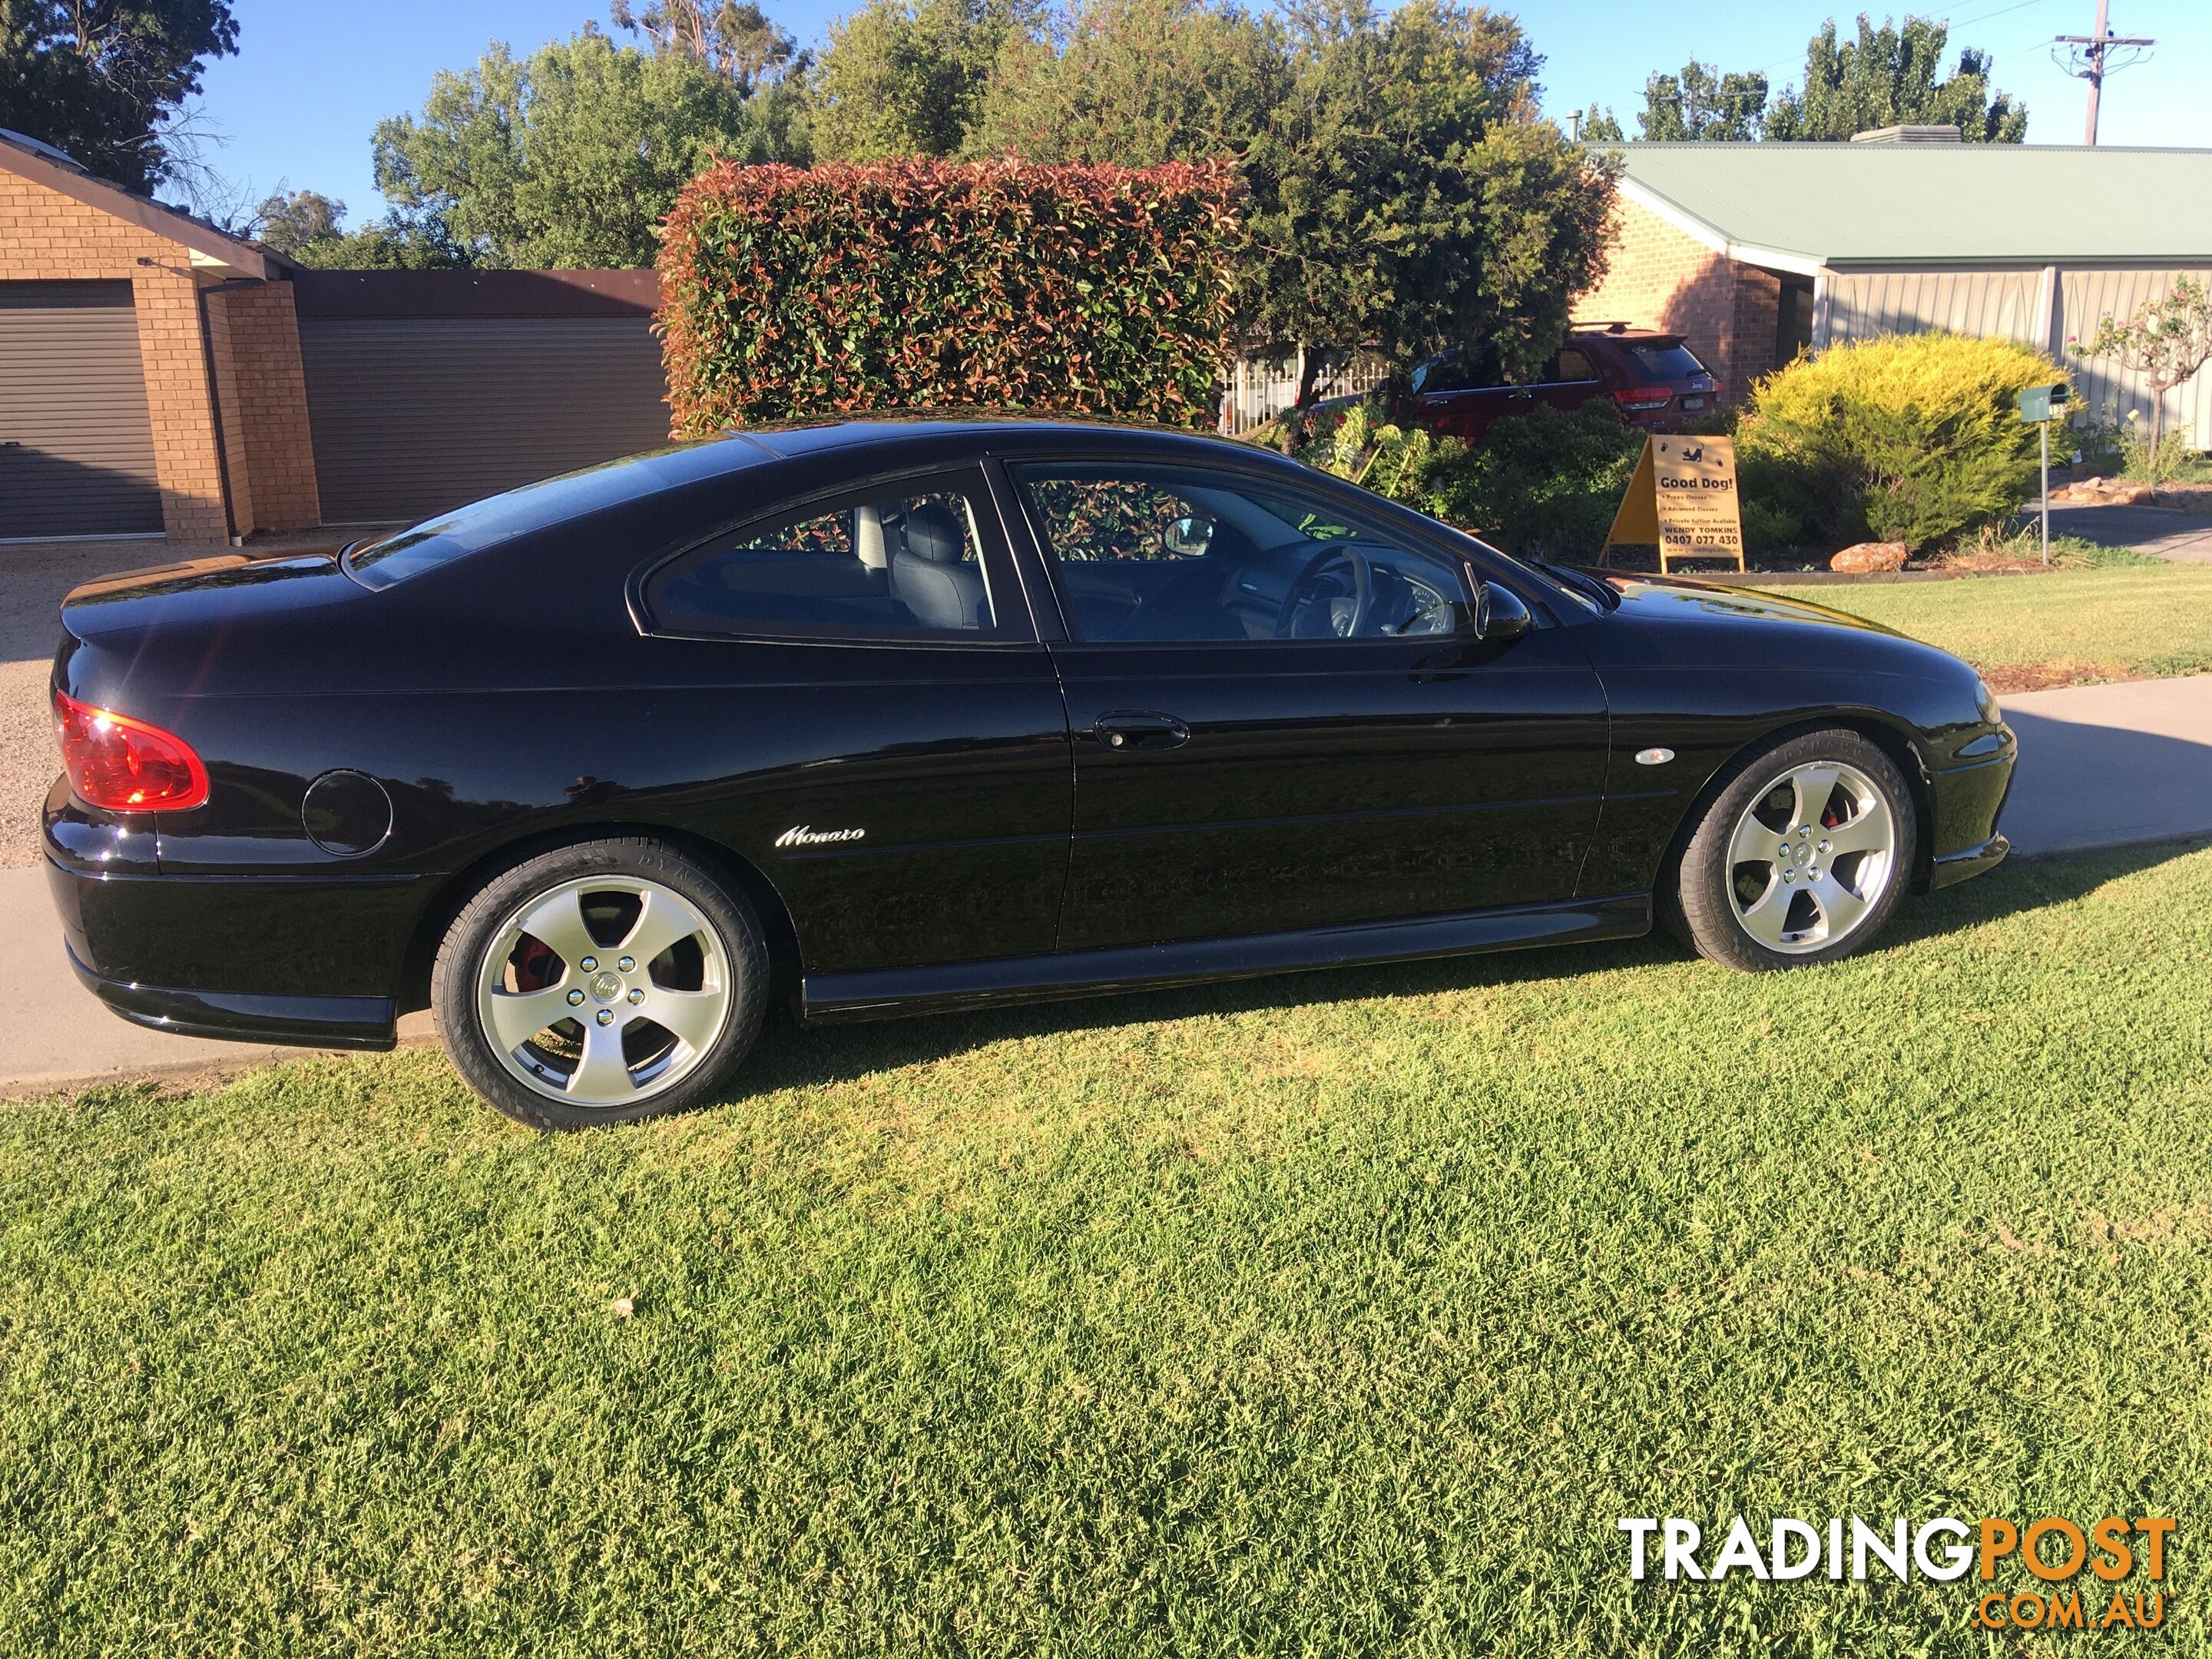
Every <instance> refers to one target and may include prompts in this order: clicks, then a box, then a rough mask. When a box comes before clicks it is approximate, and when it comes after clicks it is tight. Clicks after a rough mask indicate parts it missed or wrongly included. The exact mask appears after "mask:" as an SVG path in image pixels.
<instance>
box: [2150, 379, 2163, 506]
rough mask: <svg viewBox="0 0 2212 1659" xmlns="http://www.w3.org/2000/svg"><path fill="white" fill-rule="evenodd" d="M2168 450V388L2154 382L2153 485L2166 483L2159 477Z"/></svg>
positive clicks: (2152, 399) (2151, 472) (2151, 465)
mask: <svg viewBox="0 0 2212 1659" xmlns="http://www.w3.org/2000/svg"><path fill="white" fill-rule="evenodd" d="M2165 450H2166V388H2165V387H2164V386H2160V384H2159V383H2158V381H2156V380H2153V381H2152V382H2151V383H2150V465H2149V467H2148V471H2149V473H2150V482H2151V483H2152V484H2153V485H2157V484H2160V483H2165V482H2166V481H2165V479H2163V478H2162V477H2160V476H2159V464H2160V462H2161V461H2162V460H2163V459H2165Z"/></svg>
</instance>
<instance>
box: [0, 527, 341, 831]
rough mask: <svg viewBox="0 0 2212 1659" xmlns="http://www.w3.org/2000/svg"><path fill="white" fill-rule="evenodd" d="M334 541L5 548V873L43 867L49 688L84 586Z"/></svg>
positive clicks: (55, 766) (0, 808)
mask: <svg viewBox="0 0 2212 1659" xmlns="http://www.w3.org/2000/svg"><path fill="white" fill-rule="evenodd" d="M336 543H337V538H336V537H334V536H328V535H321V534H316V535H309V536H300V537H293V538H286V539H284V540H282V541H276V542H272V543H268V544H261V543H256V544H252V545H249V546H248V547H246V548H245V549H243V551H245V552H248V553H264V552H270V553H273V552H282V551H288V550H306V549H307V548H310V547H330V546H333V545H335V544H336ZM236 551H240V549H235V548H230V547H225V546H222V544H212V545H206V546H199V545H193V544H186V543H179V542H157V541H113V542H24V543H20V544H15V545H13V546H7V547H0V869H7V870H21V869H27V868H29V867H31V866H34V865H36V864H37V863H38V861H39V859H40V852H39V811H40V807H41V806H42V805H44V803H45V801H46V791H47V790H48V789H50V788H52V787H53V781H54V780H55V779H56V778H57V777H58V776H60V775H61V762H60V760H59V759H58V757H57V756H56V755H55V753H54V732H53V726H52V717H51V716H50V715H49V714H48V713H47V708H46V682H47V679H48V678H49V676H50V675H51V674H52V671H53V660H54V647H55V645H56V644H57V643H58V641H59V640H60V638H61V624H60V623H59V622H58V621H57V620H56V612H57V611H59V610H60V608H61V602H62V598H63V596H64V594H66V593H67V592H69V591H70V589H71V588H72V587H75V586H76V585H77V584H78V583H79V582H87V581H90V580H92V579H93V578H94V577H95V576H105V575H109V574H112V573H113V572H115V571H118V570H136V569H139V568H143V567H144V566H147V565H155V564H173V563H174V562H177V561H178V560H179V559H197V558H204V557H205V556H208V555H209V554H210V553H231V552H236Z"/></svg>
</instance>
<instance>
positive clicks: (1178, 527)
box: [1160, 513, 1213, 559]
mask: <svg viewBox="0 0 2212 1659" xmlns="http://www.w3.org/2000/svg"><path fill="white" fill-rule="evenodd" d="M1212 543H1213V520H1211V519H1205V518H1200V517H1199V516H1198V515H1197V514H1195V513H1185V514H1184V515H1183V516H1182V518H1180V519H1177V520H1176V521H1175V522H1174V523H1172V524H1170V526H1168V527H1167V528H1166V529H1164V530H1163V531H1161V532H1160V548H1161V550H1162V551H1164V552H1166V553H1170V554H1172V555H1173V556H1176V558H1179V559H1194V558H1197V557H1198V556H1200V555H1201V554H1203V553H1204V552H1205V551H1206V549H1207V548H1208V547H1210V546H1211V545H1212Z"/></svg>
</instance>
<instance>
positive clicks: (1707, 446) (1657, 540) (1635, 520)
mask: <svg viewBox="0 0 2212 1659" xmlns="http://www.w3.org/2000/svg"><path fill="white" fill-rule="evenodd" d="M1652 546H1656V547H1657V548H1658V550H1659V568H1660V569H1661V570H1662V571H1664V570H1665V569H1666V568H1667V564H1668V561H1669V560H1670V559H1732V560H1734V561H1735V568H1737V569H1739V570H1741V569H1742V568H1744V563H1743V516H1742V513H1741V511H1740V510H1739V509H1738V507H1737V504H1736V489H1735V440H1734V439H1732V438H1690V437H1680V436H1676V435H1671V434H1670V435H1667V436H1665V437H1658V436H1653V437H1649V438H1646V439H1645V440H1644V453H1643V455H1642V456H1641V457H1639V458H1638V460H1637V463H1636V476H1635V477H1632V478H1631V479H1630V480H1629V481H1628V494H1627V495H1626V497H1625V498H1624V499H1623V500H1622V501H1621V503H1620V512H1618V513H1614V514H1613V528H1612V529H1611V530H1610V531H1608V532H1606V538H1605V551H1604V552H1603V553H1601V554H1600V555H1599V556H1598V562H1599V563H1600V564H1601V565H1602V564H1604V563H1605V562H1607V560H1608V559H1610V558H1611V557H1612V556H1613V549H1614V548H1615V547H1652Z"/></svg>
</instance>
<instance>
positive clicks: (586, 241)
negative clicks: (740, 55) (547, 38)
mask: <svg viewBox="0 0 2212 1659" xmlns="http://www.w3.org/2000/svg"><path fill="white" fill-rule="evenodd" d="M374 149H375V159H376V182H377V187H378V188H379V189H380V190H381V191H383V192H384V193H385V195H386V197H388V198H390V199H391V201H392V203H393V204H395V205H396V206H397V207H398V210H400V212H401V215H402V217H401V219H400V220H399V221H398V228H397V229H396V231H395V234H396V235H398V238H399V240H401V241H402V242H407V241H408V240H409V232H408V229H407V228H408V227H410V226H411V227H413V228H414V229H415V230H416V231H418V232H420V233H421V237H422V238H427V245H428V246H429V247H432V248H436V247H438V246H442V245H444V244H446V243H447V242H450V244H451V246H453V248H455V249H457V250H458V251H459V252H460V253H461V254H462V255H463V256H464V257H465V258H467V259H469V260H470V261H471V262H472V263H476V264H488V265H514V266H568V267H590V266H598V265H609V266H638V265H647V264H652V263H653V254H654V252H655V251H656V249H657V247H658V243H657V241H656V240H655V236H654V227H655V226H656V225H657V223H658V222H659V219H660V217H661V216H662V215H663V214H665V213H666V212H667V210H668V209H669V206H670V205H671V204H672V203H673V202H674V201H675V199H676V192H677V191H678V190H680V189H681V188H682V187H683V185H684V182H685V181H686V180H687V179H690V177H691V176H692V175H693V174H694V173H697V172H698V171H699V170H700V168H702V167H704V166H705V165H706V164H707V162H708V161H709V160H710V159H711V158H712V157H713V156H715V155H724V156H727V157H730V158H731V159H732V160H736V161H804V160H805V158H806V147H805V133H804V129H803V126H802V124H801V120H800V111H799V99H798V96H797V94H796V93H795V92H794V91H793V89H792V88H787V87H784V86H781V85H770V86H768V87H765V88H762V89H761V90H759V91H757V92H756V93H754V94H752V95H751V96H750V97H747V96H745V95H744V94H743V93H741V92H739V91H738V88H736V86H735V85H733V84H732V82H730V81H729V80H727V79H726V78H725V77H724V76H721V75H720V74H718V73H716V72H715V71H714V70H712V69H710V68H709V67H708V66H707V65H705V64H702V63H700V62H699V61H697V60H696V59H695V58H691V57H690V56H688V55H686V54H684V53H678V52H656V53H647V52H641V51H639V50H638V49H637V48H635V46H619V47H618V46H615V45H614V43H613V42H612V41H611V40H608V39H607V37H606V36H605V35H604V34H601V33H598V32H597V31H596V30H593V29H590V28H586V30H585V31H584V33H581V34H579V35H577V36H575V37H574V39H572V40H565V41H556V42H555V43H553V44H552V45H550V46H544V47H542V48H540V49H539V50H538V52H535V53H533V54H532V56H531V57H530V58H529V59H528V60H527V61H522V60H518V59H517V58H515V57H514V56H513V54H512V53H511V52H508V50H507V47H505V46H501V45H498V44H496V43H495V44H494V46H492V48H491V50H490V51H489V52H486V53H485V54H484V56H483V60H482V61H481V62H480V63H478V64H477V66H476V68H474V69H472V70H467V71H466V72H465V73H462V74H458V75H457V74H453V73H452V72H450V71H441V72H440V73H439V75H438V76H437V77H436V78H435V80H434V81H433V82H431V87H430V95H429V97H428V99H427V100H424V103H423V106H422V114H421V116H420V118H416V117H415V116H411V115H398V116H393V117H391V118H388V119H386V120H383V121H380V122H379V123H378V124H377V127H376V134H375V139H374ZM417 240H419V239H417Z"/></svg>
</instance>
